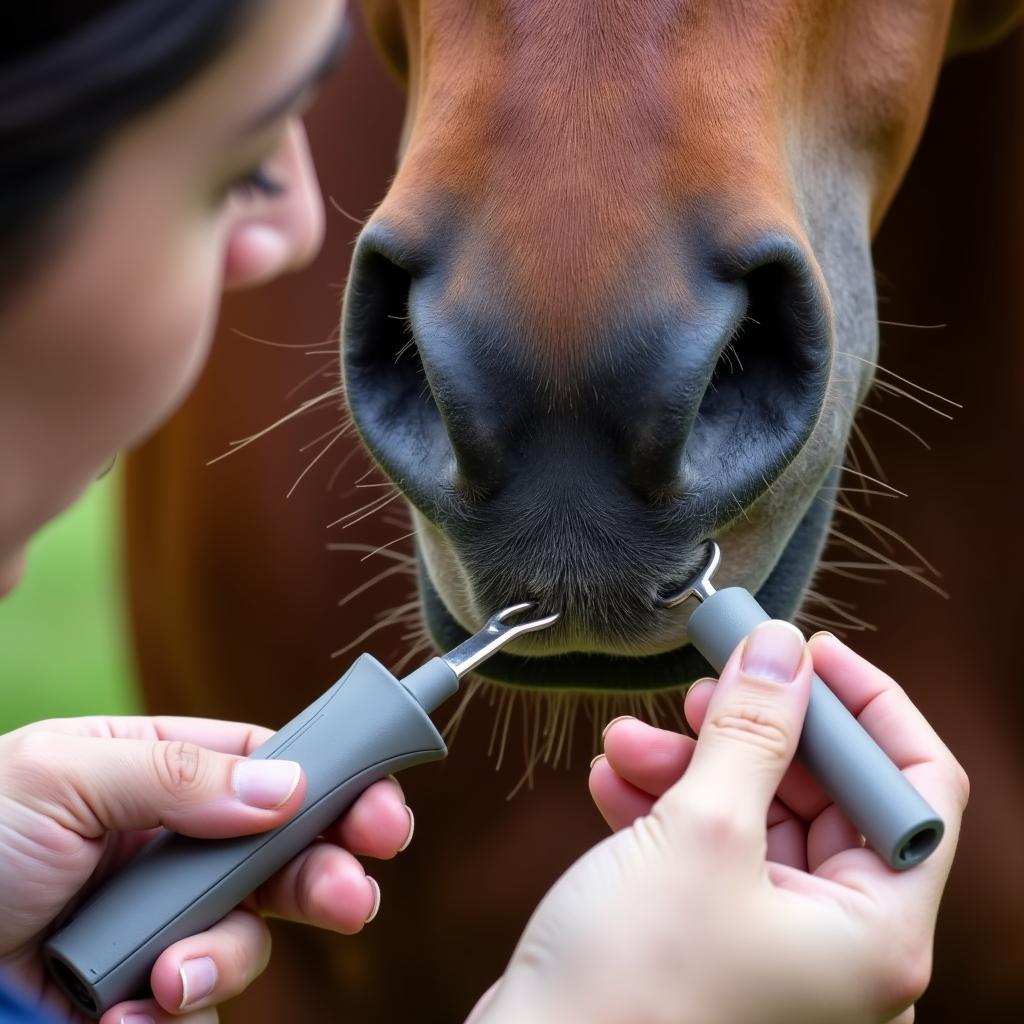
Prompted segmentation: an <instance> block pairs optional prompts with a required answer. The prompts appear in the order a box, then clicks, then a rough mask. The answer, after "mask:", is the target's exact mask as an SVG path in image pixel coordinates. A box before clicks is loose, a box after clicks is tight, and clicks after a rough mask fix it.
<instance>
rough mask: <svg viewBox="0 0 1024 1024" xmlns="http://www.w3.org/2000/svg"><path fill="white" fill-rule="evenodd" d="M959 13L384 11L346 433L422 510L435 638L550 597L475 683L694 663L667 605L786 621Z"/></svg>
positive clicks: (403, 7)
mask: <svg viewBox="0 0 1024 1024" xmlns="http://www.w3.org/2000/svg"><path fill="white" fill-rule="evenodd" d="M952 6H953V5H952V4H951V3H949V2H946V0H934V2H914V3H895V2H890V0H872V2H871V3H868V4H867V5H864V4H846V3H836V4H816V3H809V2H807V0H757V2H754V0H727V2H722V3H713V4H712V3H703V2H694V0H645V2H640V0H586V2H584V0H577V2H563V3H536V2H522V0H520V2H516V0H499V2H496V3H490V4H477V3H472V2H469V0H433V2H427V0H423V2H422V3H418V2H415V0H404V2H397V0H387V2H384V0H382V2H380V3H369V4H368V5H367V9H368V14H369V19H370V23H371V26H372V27H373V28H374V29H375V31H376V35H377V38H378V41H379V42H380V43H381V45H382V46H383V47H384V49H385V50H386V52H387V53H388V54H389V56H390V58H391V62H392V64H393V66H395V68H396V70H397V71H398V72H399V74H400V75H401V77H402V78H403V80H404V82H405V84H406V86H407V88H408V92H409V101H408V109H407V119H406V127H405V132H404V140H403V147H402V156H401V160H400V164H399V168H398V172H397V175H396V177H395V179H394V181H393V183H392V185H391V188H390V190H389V192H388V194H387V196H386V197H385V199H384V201H383V203H382V204H381V205H380V207H379V208H378V209H377V210H376V212H375V213H374V214H373V215H372V217H371V218H370V220H369V221H368V223H367V224H366V226H365V227H364V229H363V231H362V233H361V236H360V238H359V241H358V244H357V248H356V253H355V257H354V263H353V270H352V274H351V276H350V279H349V287H348V292H347V295H346V301H345V311H344V322H343V347H344V373H345V385H346V391H347V397H348V402H349V404H350V406H351V409H352V412H353V415H354V418H355V422H356V425H357V427H358V430H359V432H360V434H361V436H362V437H363V439H364V441H365V442H366V444H367V445H368V447H369V448H370V450H371V452H372V453H373V455H374V457H375V459H376V460H377V462H378V463H379V465H380V466H381V468H382V469H383V471H384V472H385V473H386V474H387V476H388V477H389V478H390V479H391V480H392V481H393V482H394V483H395V484H396V485H397V487H398V488H399V489H400V491H401V492H402V494H403V495H404V496H405V498H406V499H407V500H408V502H409V504H410V505H411V507H412V514H413V519H414V526H415V533H416V546H417V553H418V560H419V568H420V589H421V596H422V601H423V606H424V611H425V617H426V621H427V625H428V627H429V629H430V632H431V634H432V636H433V637H434V639H435V641H436V642H437V643H438V644H439V645H440V646H442V647H445V646H450V645H451V644H452V643H454V642H457V641H458V640H460V639H462V638H463V637H464V636H465V634H466V632H468V631H472V630H474V629H476V628H478V627H479V625H480V623H481V622H482V621H484V620H485V619H486V617H487V616H488V615H489V614H490V613H491V612H492V611H493V610H494V609H495V608H497V607H502V606H504V605H506V604H508V603H510V602H512V601H521V600H533V601H536V602H538V603H539V605H540V606H541V608H542V609H544V610H552V611H554V610H558V611H560V612H561V620H560V623H559V625H558V626H557V627H556V628H554V629H552V630H550V631H548V632H545V633H543V634H539V635H538V636H536V637H533V638H530V639H527V640H524V641H523V642H522V644H521V646H520V647H518V648H516V649H515V651H516V653H512V654H504V655H501V656H499V657H496V658H494V659H493V660H492V661H491V662H489V663H488V665H487V666H486V668H485V672H486V674H487V675H489V676H491V677H493V678H496V679H498V680H501V681H505V682H509V683H514V684H519V685H532V686H540V687H547V688H588V689H601V688H607V689H618V690H629V689H631V688H643V689H657V688H664V687H672V686H678V685H680V684H683V683H686V682H688V681H690V680H692V679H693V678H695V676H696V675H697V674H698V673H699V672H701V671H702V670H703V663H702V661H701V659H700V658H699V656H698V655H697V654H696V652H695V651H693V649H692V648H691V647H689V646H688V644H687V643H686V630H685V621H686V614H687V613H686V611H685V609H675V610H671V611H669V610H666V609H663V608H661V607H660V606H659V605H658V597H659V595H661V594H664V593H666V592H668V591H670V590H672V589H674V588H676V587H678V586H679V584H680V583H682V582H683V581H685V579H686V578H687V577H688V576H689V575H690V574H691V573H692V572H693V570H694V569H695V568H696V567H697V566H698V564H699V561H700V559H701V557H702V552H703V546H702V541H703V540H704V539H705V538H706V537H709V536H714V537H715V538H716V539H718V541H719V543H720V545H721V547H722V550H723V556H724V561H723V569H722V572H721V574H720V581H721V584H722V585H729V584H740V585H743V586H746V587H748V588H749V589H751V590H752V591H754V592H756V593H757V595H758V598H759V600H760V601H761V602H762V603H763V604H764V606H765V607H766V608H767V609H768V610H769V611H770V612H771V613H772V614H774V615H776V616H780V617H787V618H788V617H790V616H792V615H793V614H794V612H795V611H796V610H797V608H798V606H799V604H800V601H801V599H802V597H803V595H804V592H805V590H806V587H807V585H808V582H809V579H810V577H811V574H812V572H813V570H814V568H815V564H816V562H817V559H818V557H819V555H820V553H821V549H822V546H823V543H824V540H825V538H826V535H827V532H828V525H829V519H830V514H831V509H832V503H833V502H832V499H833V497H834V493H835V488H836V487H837V486H838V481H839V476H840V474H841V473H842V470H843V453H844V449H845V447H846V444H847V440H848V435H849V431H850V428H851V423H852V419H853V416H854V413H855V411H856V409H857V406H858V405H859V404H860V402H861V401H862V400H863V398H864V396H865V394H866V392H867V390H868V388H869V386H870V383H871V370H872V367H873V362H874V359H875V354H876V350H877V321H876V314H875V303H876V299H875V292H874V281H873V270H872V263H871V256H870V241H871V236H872V233H873V231H874V229H875V227H876V226H877V224H878V222H879V220H880V219H881V216H882V214H883V212H884V210H885V208H886V206H887V204H888V202H889V199H890V198H891V196H892V194H893V192H894V191H895V188H896V186H897V184H898V182H899V180H900V178H901V177H902V175H903V173H904V171H905V169H906V166H907V163H908V162H909V159H910V156H911V154H912V152H913V149H914V146H915V144H916V141H917V138H918V136H919V134H920V131H921V128H922V125H923V122H924V118H925V115H926V112H927V107H928V103H929V100H930V97H931V93H932V89H933V87H934V82H935V78H936V76H937V74H938V70H939V67H940V64H941V61H942V58H943V55H944V50H945V47H946V43H947V36H948V33H949V26H950V19H951V16H952V13H953V11H952Z"/></svg>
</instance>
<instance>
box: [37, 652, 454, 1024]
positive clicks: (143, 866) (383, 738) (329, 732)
mask: <svg viewBox="0 0 1024 1024" xmlns="http://www.w3.org/2000/svg"><path fill="white" fill-rule="evenodd" d="M449 671H450V670H449ZM452 675H453V677H454V673H452ZM447 752H448V751H447V748H446V747H445V744H444V740H443V739H442V738H441V736H440V734H439V733H438V732H437V730H436V729H435V728H434V725H433V723H432V722H431V721H430V719H429V718H428V717H427V714H426V712H425V711H424V710H423V708H422V707H421V706H420V704H419V703H418V702H417V701H416V700H415V699H414V698H413V696H412V695H411V694H410V693H409V691H408V690H406V688H405V687H404V686H403V685H402V684H401V683H400V682H399V681H398V680H397V679H395V677H394V676H393V675H392V674H391V673H390V672H388V671H387V669H385V668H384V667H383V666H382V665H381V664H380V663H379V662H378V661H376V660H375V659H374V658H372V657H370V656H369V655H367V654H364V655H362V657H360V658H359V659H358V660H357V661H356V662H355V663H354V664H353V665H352V667H351V668H350V669H349V670H348V672H346V673H345V675H344V676H342V678H341V679H339V680H338V682H336V683H335V684H334V686H332V687H331V688H330V689H329V690H328V691H327V692H326V693H325V694H323V695H322V696H321V697H320V698H318V699H317V700H316V701H314V702H313V703H312V704H311V705H310V706H309V707H308V708H306V710H305V711H303V712H302V713H301V714H299V715H298V716H297V717H295V718H294V719H292V721H291V722H289V723H288V724H287V725H286V726H285V727H284V728H283V729H281V730H280V731H279V732H277V733H275V734H274V735H273V736H272V737H271V738H270V739H269V740H267V742H266V743H264V744H263V745H262V746H261V747H260V748H259V749H258V750H256V751H254V752H253V754H252V755H251V756H252V757H255V758H287V759H289V760H293V761H298V762H299V763H300V764H301V765H302V768H303V770H304V772H305V774H306V783H307V789H306V797H305V800H304V801H303V804H302V808H301V810H300V811H299V812H298V814H296V815H295V817H294V818H292V819H291V820H290V821H288V822H287V823H286V824H285V825H282V826H281V827H280V828H278V829H274V830H273V831H271V832H261V833H259V834H257V835H253V836H243V837H240V838H236V839H226V840H211V839H193V838H190V837H187V836H182V835H177V834H174V833H170V832H168V833H166V834H165V835H163V836H160V837H158V838H157V839H155V840H153V842H151V843H150V844H149V845H148V846H146V847H145V849H144V850H143V851H142V853H140V854H139V856H138V857H136V858H135V859H134V860H133V861H131V862H129V863H128V864H127V865H126V866H125V867H124V869H123V870H122V871H120V872H119V873H118V874H116V875H115V876H114V877H113V878H112V879H111V880H110V881H109V882H108V883H107V884H106V885H105V886H104V887H103V888H101V889H100V890H99V891H98V892H97V893H96V894H95V895H94V896H92V898H91V899H90V900H89V901H88V902H87V903H86V904H85V905H84V906H83V907H82V908H81V909H80V910H79V911H78V913H77V914H76V915H75V917H74V919H73V920H72V921H71V923H70V924H67V925H66V926H65V927H63V928H62V929H61V930H60V931H59V932H57V933H56V934H55V935H54V936H53V937H52V938H51V939H50V941H49V942H48V943H47V944H46V947H45V956H46V960H47V964H48V966H49V968H50V971H51V973H52V974H53V976H54V978H55V979H56V980H57V981H58V983H59V984H60V985H61V987H62V988H63V989H64V991H65V992H66V993H67V994H68V996H69V997H70V998H71V999H72V1000H73V1001H74V1003H75V1004H76V1005H77V1006H78V1007H79V1008H80V1009H81V1010H82V1011H83V1012H84V1013H86V1014H88V1015H89V1016H92V1017H99V1016H100V1014H102V1013H103V1012H105V1011H106V1010H107V1009H109V1008H110V1007H111V1006H113V1005H114V1004H115V1003H118V1002H120V1001H121V1000H123V999H132V998H136V997H138V996H139V995H140V994H141V995H145V994H147V993H148V991H149V974H150V971H151V969H152V967H153V964H154V963H155V962H156V959H157V957H158V956H159V955H160V954H161V953H162V952H163V951H164V950H165V949H166V948H167V947H168V946H170V945H171V944H172V943H174V942H177V941H178V940H179V939H183V938H185V937H186V936H189V935H195V934H197V933H198V932H202V931H205V930H206V929H207V928H209V927H210V926H211V925H213V924H215V923H216V922H217V921H219V920H220V919H221V918H222V917H224V915H225V914H227V913H228V911H230V910H231V909H232V908H234V907H236V906H237V905H238V904H239V903H241V902H242V900H243V899H245V897H246V896H248V895H249V894H250V893H251V892H252V891H253V890H254V889H256V888H257V887H258V886H260V885H261V884H262V883H263V882H265V881H266V880H267V879H268V878H269V877H270V876H271V875H272V874H274V872H276V871H277V870H279V869H280V868H281V867H283V866H284V865H285V864H287V863H288V861H290V860H291V859H292V858H293V857H294V856H295V855H296V854H298V853H299V852H300V851H301V850H303V849H305V847H307V846H308V845H309V844H310V843H311V842H312V841H313V840H314V839H315V838H316V837H317V836H318V835H320V833H322V832H323V831H324V829H326V828H327V827H328V826H329V825H330V824H331V823H332V822H333V821H335V820H336V819H337V818H338V817H339V816H340V815H341V814H343V813H344V812H345V810H347V809H348V807H349V806H350V805H351V804H352V803H353V802H354V801H355V799H356V797H358V796H359V794H360V793H362V792H363V790H364V789H366V788H367V786H369V785H370V784H371V783H373V782H376V781H377V780H378V779H381V778H384V776H386V775H389V774H390V773H392V772H395V771H398V770H400V769H402V768H408V767H410V766H411V765H415V764H421V763H423V762H426V761H436V760H439V759H440V758H442V757H444V756H445V754H446V753H447Z"/></svg>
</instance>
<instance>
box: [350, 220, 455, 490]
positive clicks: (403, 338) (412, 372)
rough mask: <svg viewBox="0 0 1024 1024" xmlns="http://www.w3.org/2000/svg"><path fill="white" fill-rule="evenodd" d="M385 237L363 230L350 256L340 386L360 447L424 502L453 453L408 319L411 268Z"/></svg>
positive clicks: (447, 469) (444, 473)
mask: <svg viewBox="0 0 1024 1024" xmlns="http://www.w3.org/2000/svg"><path fill="white" fill-rule="evenodd" d="M389 242H390V239H389V237H388V236H387V235H385V234H384V233H383V232H380V231H372V230H371V231H369V232H366V233H364V237H363V238H362V239H361V240H360V243H359V247H358V249H357V252H356V256H355V259H354V261H353V268H352V273H351V275H350V278H349V286H348V291H347V293H346V296H345V311H344V317H343V332H342V333H343V349H344V358H343V369H344V375H345V389H346V396H347V398H348V403H349V406H350V408H351V410H352V415H353V419H354V421H355V423H356V426H357V428H358V430H359V432H360V434H361V435H362V438H363V440H364V441H365V442H366V445H367V447H368V448H369V449H370V451H371V452H372V453H373V455H374V457H375V458H376V459H377V460H378V462H380V464H381V465H382V466H383V468H384V469H385V471H386V472H387V473H388V474H389V475H390V476H391V477H392V479H394V480H395V481H397V482H398V483H399V484H400V486H401V487H402V488H403V490H405V491H406V493H407V495H408V496H409V498H410V499H411V500H412V501H413V502H414V503H416V504H417V505H419V506H420V507H425V506H427V505H432V503H433V501H434V500H435V494H436V487H437V483H438V481H440V480H441V479H443V478H445V477H446V476H449V475H450V474H451V467H452V462H453V452H452V448H451V444H450V442H449V440H448V434H447V431H446V429H445V423H444V420H443V418H442V415H441V411H440V409H439V408H438V405H437V402H436V401H435V397H434V392H433V389H432V388H431V384H430V380H429V378H428V373H427V370H426V368H425V366H424V362H423V358H422V354H421V352H420V349H419V346H418V345H417V341H416V336H415V333H414V331H413V328H412V324H411V320H410V312H409V293H410V288H411V286H412V283H413V280H414V278H415V275H416V273H417V270H418V268H417V267H416V265H415V264H412V263H410V262H407V261H405V260H402V259H401V258H400V257H395V256H393V255H392V254H390V253H389V252H388V251H387V250H388V248H389ZM402 264H405V265H402Z"/></svg>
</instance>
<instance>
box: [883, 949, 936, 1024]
mask: <svg viewBox="0 0 1024 1024" xmlns="http://www.w3.org/2000/svg"><path fill="white" fill-rule="evenodd" d="M893 953H894V950H893V949H890V951H889V954H890V955H888V956H887V957H886V958H885V959H884V961H882V962H880V963H878V977H879V980H880V982H881V985H880V986H879V989H878V996H879V999H878V1007H877V1008H878V1009H879V1010H881V1011H882V1012H883V1013H884V1014H885V1016H886V1019H891V1018H894V1017H895V1018H896V1019H898V1020H899V1021H900V1022H901V1024H902V1021H903V1020H904V1019H907V1020H912V1019H913V1017H912V1016H911V1017H905V1014H906V1013H907V1011H908V1010H910V1009H911V1008H912V1007H913V1005H914V1003H916V1002H917V1001H918V1000H919V999H920V998H921V997H922V996H923V995H924V993H925V990H926V989H927V988H928V984H929V983H930V982H931V978H932V952H931V945H930V944H929V943H927V942H905V943H901V942H897V944H896V947H895V955H893Z"/></svg>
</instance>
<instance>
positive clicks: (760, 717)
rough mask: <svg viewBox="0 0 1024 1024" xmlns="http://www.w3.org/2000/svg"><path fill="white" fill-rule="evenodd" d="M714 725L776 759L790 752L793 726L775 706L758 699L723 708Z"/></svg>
mask: <svg viewBox="0 0 1024 1024" xmlns="http://www.w3.org/2000/svg"><path fill="white" fill-rule="evenodd" d="M711 726H712V728H713V729H714V730H715V731H716V732H718V733H721V734H722V735H723V736H727V737H729V738H730V739H732V740H737V741H739V742H741V743H745V744H747V745H749V746H751V747H753V748H754V749H756V750H759V751H761V752H762V753H763V754H765V755H766V756H767V757H769V758H770V759H772V760H776V759H778V760H781V759H784V758H786V757H787V756H788V755H789V747H790V742H789V730H788V729H787V727H786V725H785V723H784V722H783V721H782V720H781V719H780V717H779V715H778V713H777V712H776V711H775V709H774V708H769V707H767V706H765V705H764V704H762V703H760V702H758V701H756V700H752V699H749V700H744V701H740V702H736V703H733V704H731V705H729V706H728V707H725V708H722V710H721V711H720V712H718V713H717V714H716V715H715V716H714V718H713V719H712V720H711Z"/></svg>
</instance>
